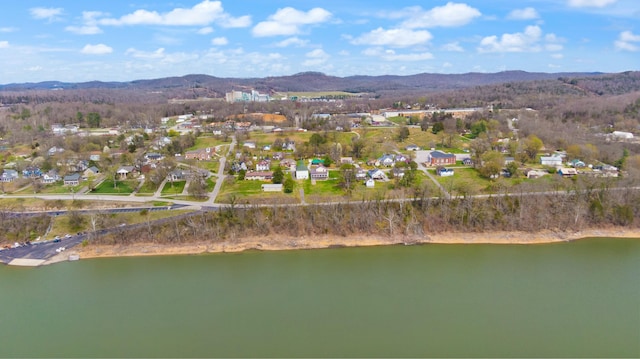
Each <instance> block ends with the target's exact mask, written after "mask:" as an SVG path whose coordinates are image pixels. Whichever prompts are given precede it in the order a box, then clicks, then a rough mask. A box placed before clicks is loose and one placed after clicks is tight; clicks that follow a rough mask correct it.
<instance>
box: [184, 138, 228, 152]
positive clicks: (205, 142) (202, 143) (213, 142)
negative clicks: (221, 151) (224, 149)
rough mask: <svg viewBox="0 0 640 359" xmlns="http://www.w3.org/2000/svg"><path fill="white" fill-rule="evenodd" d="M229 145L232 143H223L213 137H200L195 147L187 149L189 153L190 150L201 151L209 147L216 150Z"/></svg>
mask: <svg viewBox="0 0 640 359" xmlns="http://www.w3.org/2000/svg"><path fill="white" fill-rule="evenodd" d="M229 143H231V141H230V140H229V141H227V142H225V141H223V140H221V139H219V138H216V137H212V136H199V137H198V138H196V143H195V145H194V146H193V147H190V148H188V149H187V151H189V150H199V149H202V148H207V147H211V148H214V147H216V146H220V145H225V144H226V145H228V144H229Z"/></svg>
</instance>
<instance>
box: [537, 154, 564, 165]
mask: <svg viewBox="0 0 640 359" xmlns="http://www.w3.org/2000/svg"><path fill="white" fill-rule="evenodd" d="M540 164H541V165H543V166H552V167H560V166H562V157H560V156H542V157H540Z"/></svg>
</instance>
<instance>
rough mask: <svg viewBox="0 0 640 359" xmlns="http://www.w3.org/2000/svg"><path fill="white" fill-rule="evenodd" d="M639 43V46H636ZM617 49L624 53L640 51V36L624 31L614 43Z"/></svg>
mask: <svg viewBox="0 0 640 359" xmlns="http://www.w3.org/2000/svg"><path fill="white" fill-rule="evenodd" d="M636 43H638V44H636ZM614 45H615V47H616V49H618V50H623V51H638V50H640V35H635V34H633V33H632V32H631V31H623V32H621V33H620V35H619V36H618V40H616V41H615V42H614Z"/></svg>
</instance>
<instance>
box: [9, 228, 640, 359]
mask: <svg viewBox="0 0 640 359" xmlns="http://www.w3.org/2000/svg"><path fill="white" fill-rule="evenodd" d="M0 318H1V320H0V357H220V356H222V357H523V356H525V357H640V240H633V239H604V238H598V239H588V240H581V241H577V242H572V243H559V244H545V245H527V246H522V245H424V246H389V247H369V248H341V249H326V250H313V251H286V252H245V253H235V254H228V253H227V254H224V253H223V254H210V255H199V256H171V257H147V258H113V259H93V260H80V261H78V262H69V263H60V264H56V265H52V266H47V267H41V268H36V269H34V268H15V267H1V268H0Z"/></svg>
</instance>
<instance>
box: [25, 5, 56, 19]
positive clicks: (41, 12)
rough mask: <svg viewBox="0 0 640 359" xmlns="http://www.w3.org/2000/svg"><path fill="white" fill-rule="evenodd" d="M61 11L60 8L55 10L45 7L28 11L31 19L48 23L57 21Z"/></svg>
mask: <svg viewBox="0 0 640 359" xmlns="http://www.w3.org/2000/svg"><path fill="white" fill-rule="evenodd" d="M62 11H63V9H62V8H61V7H56V8H46V7H33V8H31V9H29V13H31V17H33V18H34V19H38V20H42V19H46V20H49V21H53V20H57V19H58V18H59V17H60V15H62Z"/></svg>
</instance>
